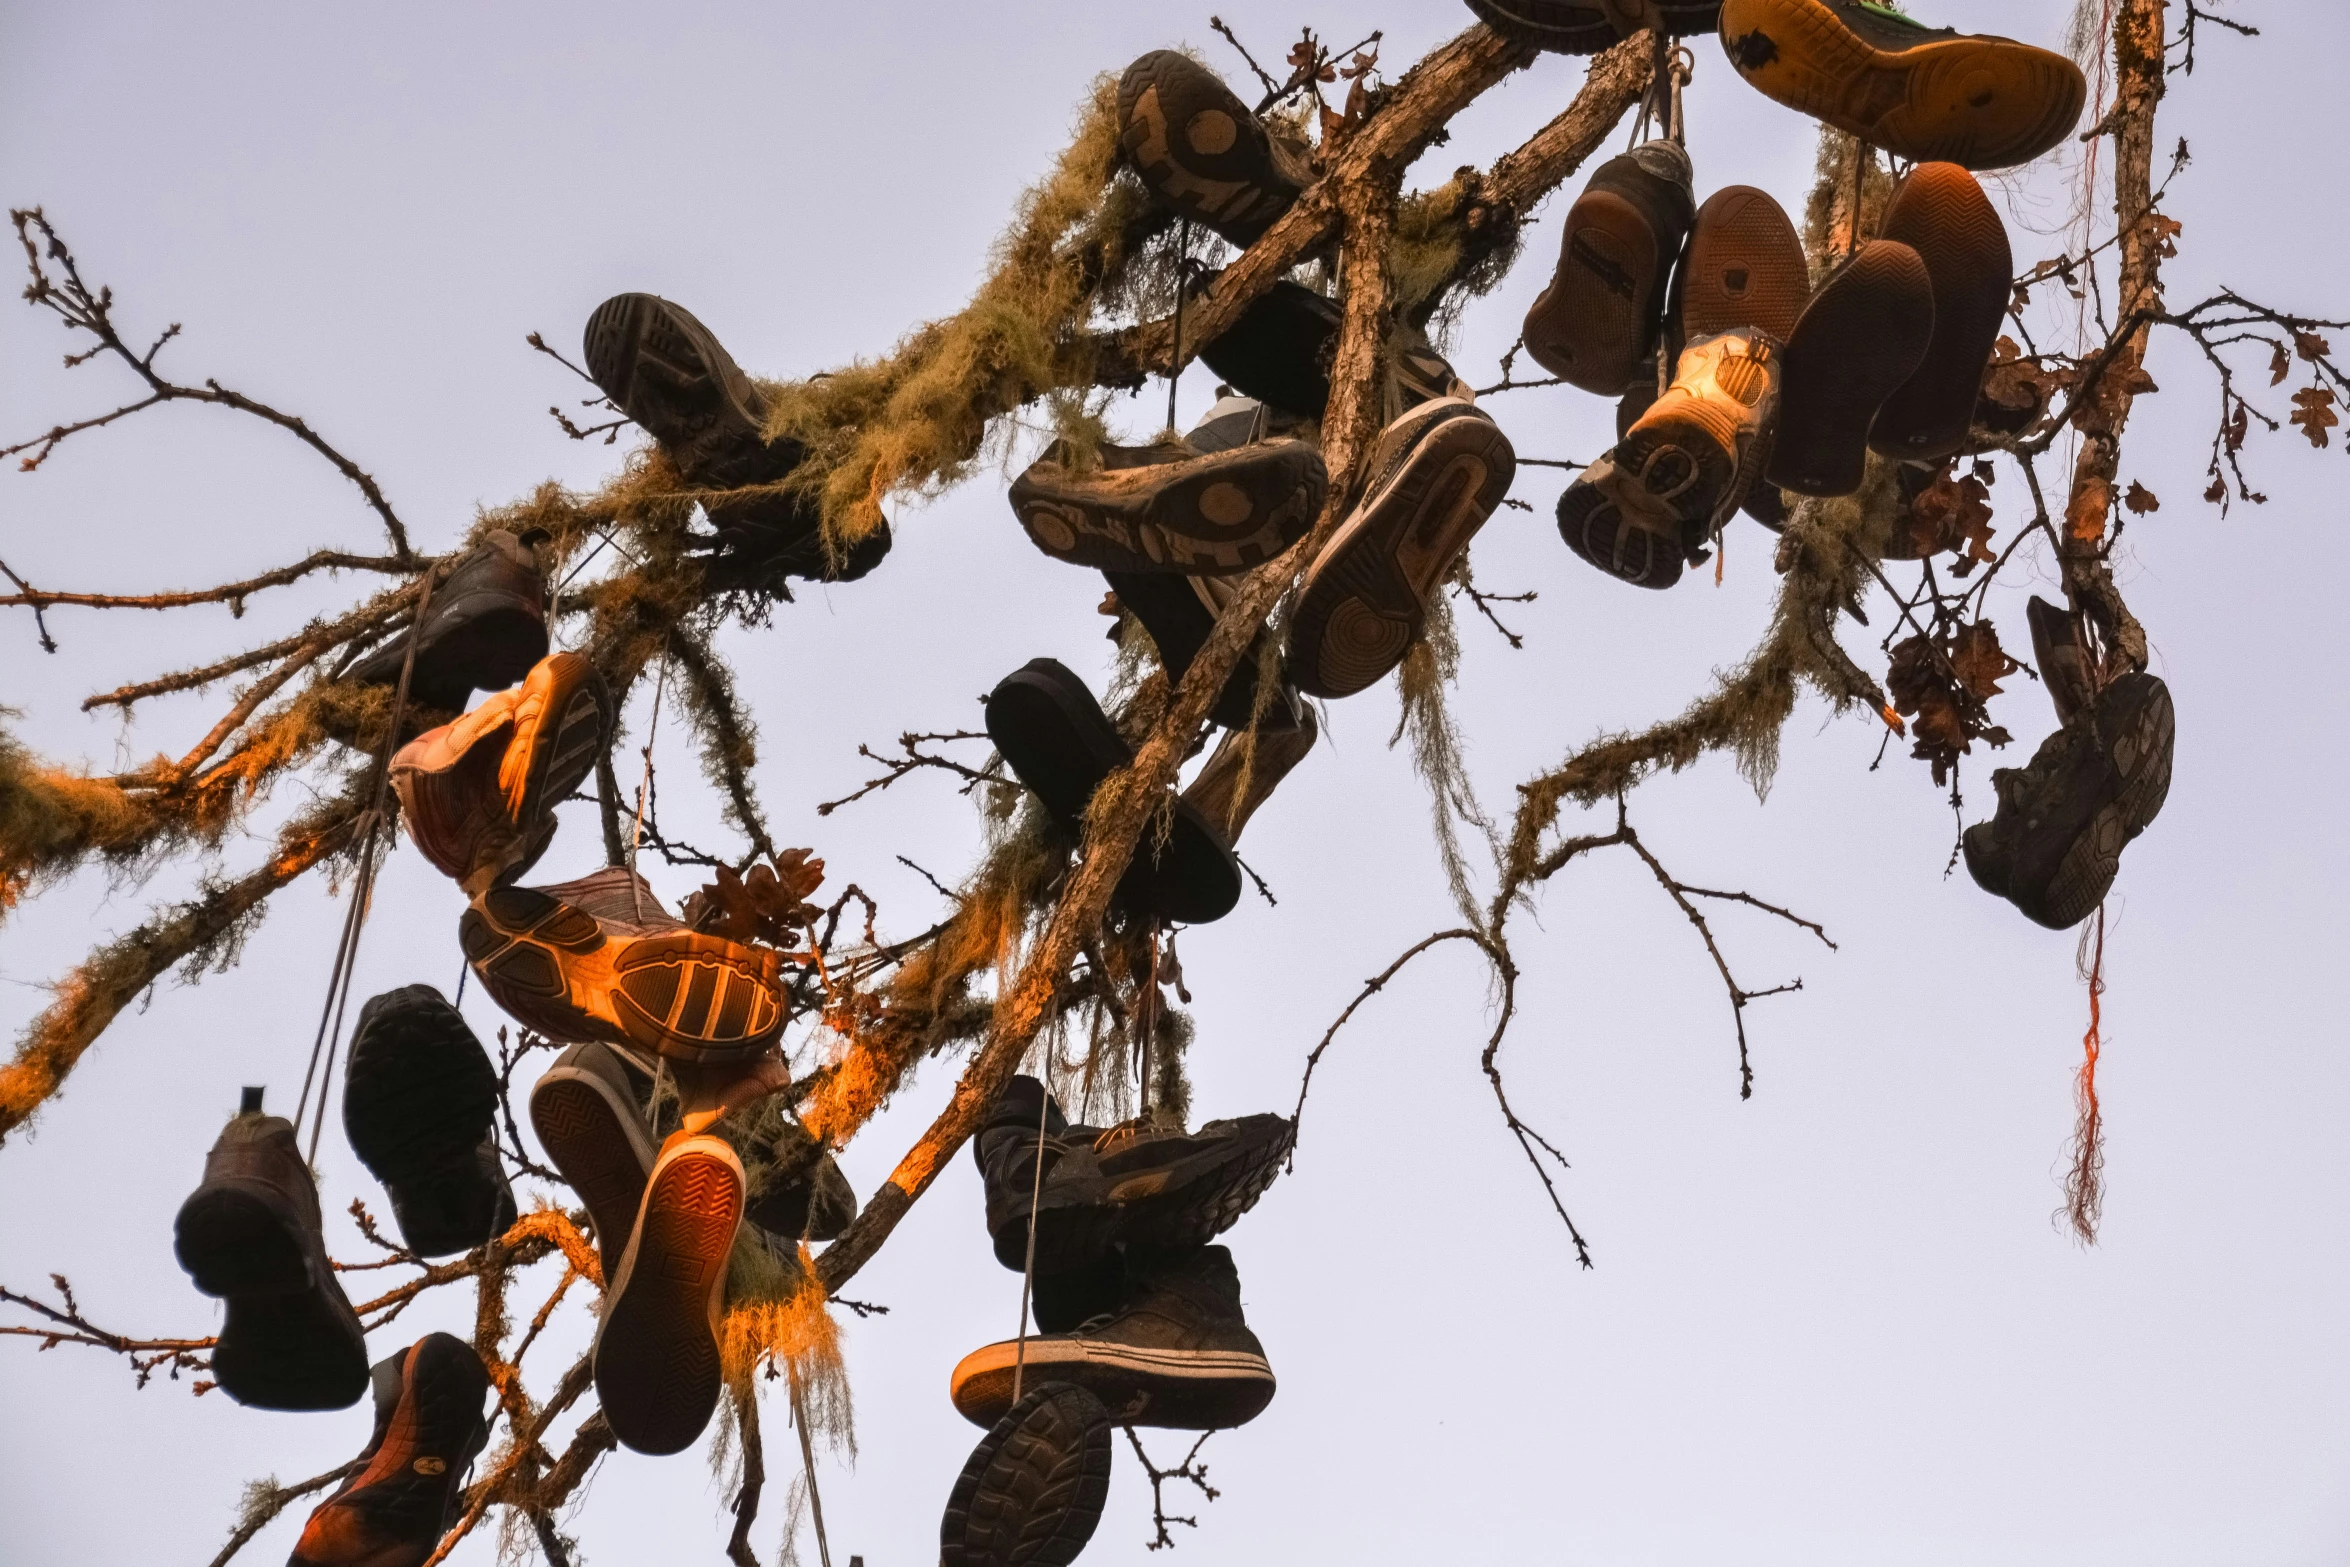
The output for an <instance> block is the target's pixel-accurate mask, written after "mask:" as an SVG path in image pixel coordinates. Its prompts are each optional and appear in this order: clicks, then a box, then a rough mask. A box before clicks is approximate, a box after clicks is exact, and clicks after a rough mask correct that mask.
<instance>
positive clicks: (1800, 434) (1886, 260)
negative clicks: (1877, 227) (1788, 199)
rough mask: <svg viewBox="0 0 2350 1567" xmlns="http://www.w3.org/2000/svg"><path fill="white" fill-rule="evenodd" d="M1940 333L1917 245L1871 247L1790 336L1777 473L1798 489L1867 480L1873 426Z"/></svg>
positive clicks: (1844, 488) (1774, 464)
mask: <svg viewBox="0 0 2350 1567" xmlns="http://www.w3.org/2000/svg"><path fill="white" fill-rule="evenodd" d="M1933 335H1934V290H1933V283H1932V281H1931V280H1930V279H1929V277H1928V275H1927V272H1926V264H1925V262H1923V261H1922V260H1920V259H1919V258H1918V253H1917V252H1916V251H1914V250H1912V249H1910V248H1909V247H1908V246H1907V245H1903V244H1899V243H1897V242H1895V241H1892V240H1872V241H1870V242H1869V243H1868V244H1867V245H1865V246H1863V247H1862V248H1861V251H1860V254H1858V255H1857V256H1855V257H1853V259H1852V261H1851V262H1850V263H1849V264H1848V265H1846V266H1845V268H1844V269H1843V270H1842V271H1840V272H1838V273H1837V274H1836V275H1835V276H1834V277H1832V278H1830V279H1829V280H1828V281H1827V283H1826V284H1824V285H1823V286H1822V287H1821V289H1820V291H1819V292H1818V293H1817V294H1815V295H1814V296H1813V297H1812V301H1811V304H1810V305H1809V306H1808V307H1806V308H1805V310H1804V312H1803V319H1802V320H1800V321H1798V322H1797V323H1796V324H1795V331H1794V334H1793V335H1792V336H1791V337H1789V339H1788V341H1787V356H1786V360H1785V365H1786V374H1785V379H1784V380H1783V381H1782V382H1781V387H1780V400H1779V434H1778V441H1777V444H1776V445H1775V446H1774V448H1773V449H1772V454H1771V460H1770V468H1769V471H1768V477H1769V479H1770V481H1771V482H1772V483H1773V484H1776V485H1778V486H1779V487H1780V488H1781V489H1787V490H1793V491H1795V492H1796V493H1797V494H1799V495H1821V496H1833V495H1850V494H1851V493H1852V492H1853V491H1855V490H1857V489H1859V488H1860V485H1861V480H1862V478H1863V477H1865V476H1866V474H1867V472H1868V442H1869V428H1870V426H1871V425H1872V424H1874V423H1875V421H1876V417H1877V412H1878V410H1879V409H1880V408H1882V407H1883V406H1884V404H1885V399H1886V398H1888V397H1890V396H1892V395H1893V393H1894V391H1895V390H1896V389H1897V388H1899V387H1900V386H1901V385H1902V384H1903V383H1904V382H1906V381H1907V380H1909V378H1910V377H1911V376H1912V375H1914V374H1916V373H1917V368H1918V365H1919V363H1920V361H1922V360H1923V359H1924V358H1925V355H1926V349H1927V346H1928V344H1929V343H1930V342H1931V341H1932V339H1933Z"/></svg>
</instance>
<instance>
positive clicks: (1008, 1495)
mask: <svg viewBox="0 0 2350 1567" xmlns="http://www.w3.org/2000/svg"><path fill="white" fill-rule="evenodd" d="M1109 1497H1110V1412H1109V1411H1108V1410H1106V1409H1104V1408H1103V1407H1102V1401H1101V1400H1100V1399H1098V1398H1096V1397H1094V1396H1093V1395H1092V1394H1091V1393H1088V1392H1087V1391H1086V1390H1085V1389H1083V1388H1081V1387H1073V1386H1071V1385H1069V1384H1068V1383H1066V1382H1047V1383H1043V1384H1041V1385H1035V1386H1031V1387H1030V1388H1029V1389H1028V1390H1027V1391H1026V1392H1024V1393H1023V1394H1022V1395H1021V1398H1020V1402H1018V1403H1017V1404H1014V1405H1013V1406H1012V1407H1011V1408H1010V1409H1007V1410H1006V1411H1004V1417H1003V1419H1001V1420H998V1421H997V1422H996V1423H995V1425H994V1426H993V1427H991V1428H990V1429H989V1431H988V1433H987V1435H985V1436H983V1437H981V1438H980V1439H979V1445H978V1446H977V1447H975V1448H973V1449H972V1450H971V1456H970V1458H969V1459H968V1460H966V1461H965V1462H964V1465H963V1472H962V1473H961V1474H960V1475H958V1476H956V1477H955V1488H954V1489H953V1490H952V1491H950V1492H948V1493H947V1510H946V1516H945V1517H944V1518H942V1519H941V1520H940V1521H939V1526H938V1560H939V1567H1068V1564H1069V1563H1071V1562H1073V1561H1075V1560H1076V1559H1077V1553H1078V1552H1080V1551H1082V1550H1084V1549H1085V1542H1086V1541H1088V1540H1090V1539H1092V1538H1093V1531H1094V1530H1095V1528H1097V1527H1098V1526H1099V1525H1100V1523H1101V1521H1102V1505H1103V1504H1104V1503H1105V1502H1107V1501H1108V1500H1109Z"/></svg>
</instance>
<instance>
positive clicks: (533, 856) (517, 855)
mask: <svg viewBox="0 0 2350 1567" xmlns="http://www.w3.org/2000/svg"><path fill="white" fill-rule="evenodd" d="M615 716H616V715H615V712H614V709H613V705H612V692H611V688H610V687H608V686H606V685H605V684H604V677H603V676H602V675H599V674H597V673H596V670H595V666H594V665H592V664H590V663H589V662H588V661H587V660H586V659H584V658H581V657H580V656H579V655H578V654H576V653H557V654H555V655H554V656H553V657H551V658H542V659H540V660H539V661H538V663H537V664H535V665H533V666H532V668H531V671H530V674H529V676H528V677H527V678H525V679H524V681H523V682H522V685H521V686H520V688H519V689H517V690H513V691H501V692H499V693H498V694H497V695H496V696H493V697H491V698H490V699H489V700H488V701H487V702H484V703H483V704H482V705H481V706H479V707H477V708H475V709H474V710H473V711H472V712H470V713H467V714H466V715H465V716H464V717H462V718H460V719H458V720H457V721H456V722H455V723H452V724H443V725H442V726H441V727H440V728H438V729H434V730H431V731H429V732H428V733H425V734H422V735H419V736H417V737H416V738H415V739H414V740H411V741H409V742H408V743H407V744H406V745H404V746H402V747H400V749H399V751H398V753H397V754H395V755H394V756H393V758H392V766H391V783H392V788H393V790H394V791H395V792H396V793H398V795H399V797H400V817H401V820H402V821H403V822H405V823H406V824H407V828H408V836H409V837H410V838H411V839H412V840H414V842H415V844H416V847H417V850H418V852H419V853H421V854H423V856H424V857H425V858H426V859H427V860H430V861H431V862H432V863H433V865H434V866H435V867H436V868H438V869H439V870H441V871H442V872H444V873H445V874H447V875H448V876H450V877H451V878H453V879H454V880H455V881H456V882H457V884H458V885H459V886H460V887H462V888H464V890H465V891H466V892H467V893H468V894H474V893H478V892H480V891H482V890H483V889H484V888H487V887H492V886H497V885H499V884H501V883H505V882H509V881H512V880H514V879H515V878H516V877H518V876H520V875H522V874H523V873H524V872H525V871H527V870H529V869H530V867H531V866H532V865H534V864H536V863H538V858H539V856H540V855H542V854H544V853H545V852H546V849H547V844H548V843H549V841H550V840H552V839H553V837H554V834H555V806H556V805H557V804H558V803H559V802H560V801H562V800H563V799H564V798H566V797H567V796H568V795H569V794H570V793H571V791H572V790H574V789H576V788H578V787H579V785H580V783H581V782H582V781H583V780H584V779H586V777H587V775H588V773H589V772H590V771H591V770H593V769H594V767H595V765H596V758H597V757H599V756H601V755H602V754H603V753H604V751H605V750H606V749H607V748H608V747H609V746H610V745H611V743H612V726H613V722H614V718H615Z"/></svg>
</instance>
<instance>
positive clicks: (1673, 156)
mask: <svg viewBox="0 0 2350 1567" xmlns="http://www.w3.org/2000/svg"><path fill="white" fill-rule="evenodd" d="M1690 181H1691V173H1690V167H1689V154H1688V153H1686V152H1684V151H1682V150H1681V148H1679V147H1678V146H1676V145H1674V144H1673V143H1672V142H1669V141H1661V140H1660V141H1651V142H1645V143H1643V144H1642V145H1640V146H1638V147H1635V148H1634V149H1632V151H1630V152H1627V153H1624V154H1623V155H1621V156H1620V157H1614V158H1610V159H1609V160H1608V161H1607V162H1605V163H1603V164H1601V165H1600V166H1599V171H1598V172H1597V173H1595V174H1593V175H1592V176H1591V183H1590V184H1589V185H1587V186H1585V187H1584V190H1583V194H1582V195H1580V196H1578V197H1576V198H1575V205H1574V206H1573V207H1571V208H1569V209H1568V211H1567V221H1566V225H1565V230H1564V233H1563V234H1562V236H1561V238H1560V242H1559V261H1558V270H1557V272H1556V273H1554V274H1553V275H1552V277H1551V281H1550V286H1549V287H1548V288H1546V289H1544V290H1543V291H1542V294H1541V297H1539V298H1537V299H1536V300H1535V301H1534V308H1533V309H1531V310H1529V311H1527V312H1526V325H1525V339H1526V352H1527V353H1528V354H1529V355H1531V356H1532V357H1533V359H1534V362H1535V363H1536V364H1538V365H1540V366H1542V368H1544V369H1545V370H1548V371H1549V372H1550V373H1551V374H1552V375H1556V376H1564V377H1565V378H1566V379H1567V380H1568V381H1569V382H1571V383H1572V384H1574V385H1576V386H1579V387H1581V388H1583V390H1585V391H1587V392H1597V393H1598V394H1599V395H1600V396H1602V397H1614V396H1616V395H1618V394H1619V393H1621V392H1622V391H1623V390H1624V388H1625V387H1626V386H1627V385H1629V384H1630V382H1631V380H1632V376H1633V374H1634V372H1635V371H1636V370H1638V368H1639V366H1640V362H1641V361H1642V360H1643V359H1645V358H1647V357H1648V355H1649V354H1650V353H1651V352H1653V351H1654V350H1655V348H1656V340H1657V332H1658V329H1659V327H1660V325H1661V324H1662V321H1663V317H1664V308H1665V287H1666V282H1667V280H1668V279H1669V278H1670V276H1671V274H1672V271H1673V262H1674V260H1675V258H1676V257H1678V256H1679V255H1680V254H1681V246H1682V242H1683V241H1684V240H1686V239H1687V238H1688V237H1689V229H1690V225H1691V224H1692V223H1693V222H1694V221H1695V219H1696V209H1697V199H1696V197H1695V196H1694V195H1693V194H1692V193H1691V190H1690Z"/></svg>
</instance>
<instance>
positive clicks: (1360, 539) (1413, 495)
mask: <svg viewBox="0 0 2350 1567" xmlns="http://www.w3.org/2000/svg"><path fill="white" fill-rule="evenodd" d="M1517 467H1518V460H1517V454H1516V452H1515V451H1513V450H1512V449H1511V447H1510V438H1509V437H1508V436H1506V435H1504V434H1503V433H1502V431H1501V426H1499V425H1497V424H1495V423H1494V422H1493V420H1492V419H1491V418H1489V417H1488V416H1487V415H1486V414H1485V413H1484V411H1483V410H1481V409H1479V408H1478V407H1477V406H1476V405H1475V404H1473V403H1470V402H1466V401H1464V400H1462V399H1460V398H1457V397H1441V398H1438V399H1437V400H1436V401H1434V402H1429V403H1422V404H1421V405H1420V406H1419V407H1417V408H1414V409H1412V410H1411V411H1410V412H1408V413H1406V414H1404V415H1403V416H1402V417H1401V418H1399V419H1396V420H1395V421H1393V422H1392V423H1390V424H1389V425H1388V426H1387V428H1386V429H1384V430H1382V431H1380V432H1379V440H1378V443H1377V444H1376V445H1374V446H1373V447H1372V449H1371V450H1370V452H1369V453H1368V454H1367V455H1366V456H1365V457H1364V459H1363V461H1362V463H1361V465H1360V466H1359V468H1358V469H1357V472H1359V473H1361V474H1363V475H1365V476H1366V477H1365V478H1364V480H1363V482H1362V483H1361V486H1360V488H1359V490H1358V491H1357V494H1358V497H1359V498H1358V499H1357V500H1356V502H1355V504H1354V509H1353V510H1352V511H1350V512H1349V513H1348V514H1347V517H1346V520H1345V521H1343V522H1341V523H1340V524H1339V525H1338V530H1337V531H1336V532H1335V533H1333V534H1332V535H1331V536H1330V542H1329V544H1328V545H1327V546H1326V547H1325V548H1324V549H1323V551H1322V553H1321V554H1320V555H1319V556H1317V557H1315V560H1314V563H1313V565H1311V566H1309V567H1308V568H1306V575H1305V582H1304V586H1303V587H1301V588H1300V589H1299V592H1298V599H1297V612H1296V616H1295V618H1294V619H1293V620H1292V622H1291V625H1290V633H1289V668H1290V672H1291V677H1292V678H1293V679H1295V680H1296V681H1297V684H1298V689H1300V690H1302V691H1305V692H1307V693H1308V694H1309V695H1313V696H1320V697H1341V696H1352V695H1353V694H1354V693H1355V692H1357V691H1361V690H1363V689H1365V688H1367V687H1369V686H1371V685H1374V684H1376V683H1377V682H1378V681H1380V680H1382V679H1384V678H1385V677H1386V676H1387V675H1388V673H1389V672H1390V671H1392V670H1393V669H1394V668H1395V667H1396V665H1398V664H1400V663H1402V662H1403V659H1404V654H1405V653H1407V652H1409V651H1410V650H1411V645H1412V640H1413V639H1414V638H1415V637H1417V636H1418V635H1419V634H1420V626H1421V623H1422V622H1423V621H1424V620H1425V619H1426V618H1427V614H1428V596H1429V595H1430V594H1432V593H1434V592H1435V591H1436V590H1437V586H1438V584H1440V583H1441V582H1442V581H1443V580H1444V576H1445V573H1446V572H1448V571H1450V570H1452V564H1453V562H1454V561H1455V560H1458V559H1459V558H1460V555H1461V552H1462V551H1463V550H1465V549H1467V548H1468V547H1469V541H1470V540H1471V539H1473V538H1475V537H1476V536H1477V530H1478V529H1480V528H1482V527H1484V526H1485V520H1486V519H1487V518H1488V517H1490V516H1492V515H1493V513H1494V512H1495V510H1496V509H1498V508H1499V507H1500V505H1501V503H1502V499H1503V497H1504V496H1506V495H1508V494H1509V489H1510V481H1511V479H1512V478H1514V477H1515V476H1516V474H1517Z"/></svg>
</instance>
